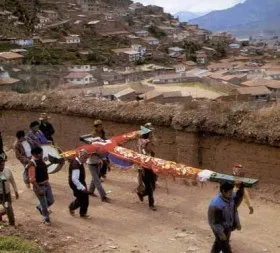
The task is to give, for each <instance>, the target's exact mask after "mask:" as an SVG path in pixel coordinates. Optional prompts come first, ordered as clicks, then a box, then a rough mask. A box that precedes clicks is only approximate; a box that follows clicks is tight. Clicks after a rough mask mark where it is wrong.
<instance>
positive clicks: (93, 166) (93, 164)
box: [87, 154, 110, 203]
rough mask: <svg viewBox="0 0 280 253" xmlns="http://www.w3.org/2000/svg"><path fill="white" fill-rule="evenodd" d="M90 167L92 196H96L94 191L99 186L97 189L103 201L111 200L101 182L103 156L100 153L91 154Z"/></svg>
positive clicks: (88, 162)
mask: <svg viewBox="0 0 280 253" xmlns="http://www.w3.org/2000/svg"><path fill="white" fill-rule="evenodd" d="M87 164H88V168H89V171H90V174H91V177H92V179H91V183H90V186H89V194H90V195H91V196H96V195H95V193H94V191H95V188H97V191H98V193H99V195H100V198H101V200H102V201H103V202H107V203H109V202H110V199H109V198H108V197H107V196H106V192H105V190H104V188H103V186H102V184H101V179H100V176H99V175H100V169H101V168H102V164H103V161H102V158H101V157H100V156H99V155H98V154H91V155H90V156H89V158H88V160H87Z"/></svg>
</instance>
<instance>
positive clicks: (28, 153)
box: [21, 141, 32, 157]
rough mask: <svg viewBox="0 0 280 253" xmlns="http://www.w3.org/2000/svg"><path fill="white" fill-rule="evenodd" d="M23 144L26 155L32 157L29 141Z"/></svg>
mask: <svg viewBox="0 0 280 253" xmlns="http://www.w3.org/2000/svg"><path fill="white" fill-rule="evenodd" d="M21 144H22V146H23V148H24V152H25V155H26V157H31V156H32V155H31V146H30V144H29V143H28V141H23V142H22V143H21Z"/></svg>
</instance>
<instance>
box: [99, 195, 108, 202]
mask: <svg viewBox="0 0 280 253" xmlns="http://www.w3.org/2000/svg"><path fill="white" fill-rule="evenodd" d="M101 201H102V202H106V203H110V199H109V198H108V197H106V196H105V197H103V198H102V199H101Z"/></svg>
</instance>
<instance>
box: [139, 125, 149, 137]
mask: <svg viewBox="0 0 280 253" xmlns="http://www.w3.org/2000/svg"><path fill="white" fill-rule="evenodd" d="M150 132H152V130H151V129H149V128H147V127H144V126H141V127H140V134H141V135H144V134H148V133H150Z"/></svg>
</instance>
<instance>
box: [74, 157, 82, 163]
mask: <svg viewBox="0 0 280 253" xmlns="http://www.w3.org/2000/svg"><path fill="white" fill-rule="evenodd" d="M75 159H76V161H77V162H78V163H79V164H80V165H82V163H81V161H80V159H79V158H78V157H76V158H75Z"/></svg>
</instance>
